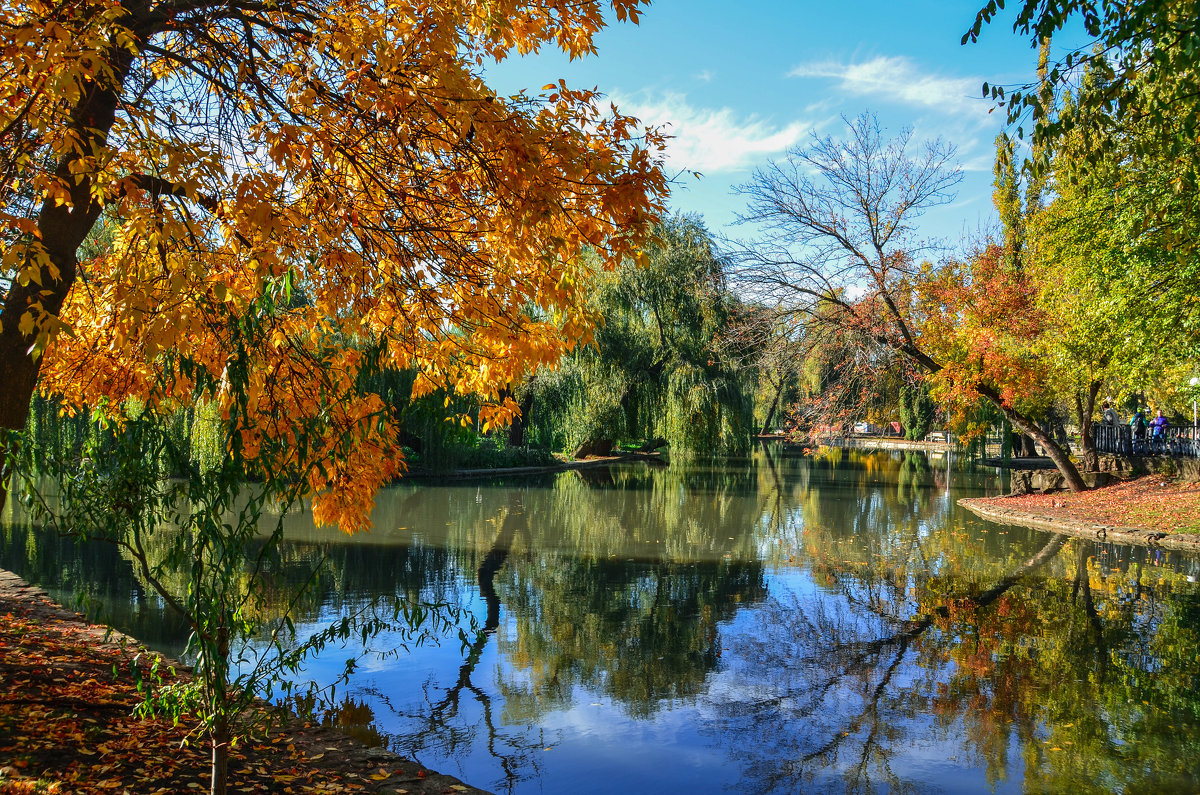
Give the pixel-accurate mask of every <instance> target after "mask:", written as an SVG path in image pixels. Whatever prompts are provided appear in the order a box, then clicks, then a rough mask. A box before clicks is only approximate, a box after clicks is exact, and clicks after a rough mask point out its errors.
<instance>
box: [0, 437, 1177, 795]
mask: <svg viewBox="0 0 1200 795" xmlns="http://www.w3.org/2000/svg"><path fill="white" fill-rule="evenodd" d="M1000 490H1001V484H1000V479H999V477H998V476H997V474H996V472H995V470H973V469H971V467H970V466H969V465H967V464H966V463H964V462H956V461H954V460H953V458H952V457H951V456H939V457H935V458H928V457H926V456H925V455H924V454H923V453H899V452H863V451H853V452H851V451H843V450H837V449H833V450H828V451H825V452H823V453H821V454H819V455H816V456H807V457H799V456H790V455H785V454H784V451H782V450H780V449H778V448H774V447H771V448H763V449H759V450H756V451H755V453H754V454H753V455H752V456H751V457H749V458H747V459H744V460H738V461H726V462H694V463H675V464H673V465H671V466H670V467H655V468H651V467H647V466H645V465H641V464H638V465H627V466H614V467H609V468H607V469H595V470H585V471H576V472H566V473H562V474H559V475H555V476H546V477H537V478H529V477H525V478H518V477H510V478H505V479H499V480H493V481H487V482H483V481H479V482H467V481H462V482H455V483H451V484H448V485H428V484H419V485H417V484H404V485H401V486H397V487H395V488H392V489H389V490H387V491H385V492H384V493H382V494H381V495H380V497H379V500H378V505H377V509H376V512H375V514H374V517H373V519H374V523H375V527H376V529H375V530H374V531H373V532H372V533H370V534H368V535H360V536H355V537H353V538H348V537H345V536H341V535H339V534H337V533H336V532H329V531H319V530H316V529H314V528H313V527H312V525H311V522H309V521H308V517H307V516H306V515H303V514H297V515H294V516H289V517H287V522H288V536H289V539H290V542H289V546H288V548H287V550H286V554H285V556H284V559H285V561H286V562H289V565H291V566H293V567H294V568H295V572H294V573H293V575H292V576H295V577H299V576H301V574H300V572H301V571H302V570H303V566H304V564H306V562H309V561H321V567H322V576H321V579H320V584H319V590H318V592H317V593H316V594H315V595H314V596H313V598H312V600H311V604H309V605H307V607H306V611H307V612H306V621H305V622H304V623H303V624H302V625H301V627H300V630H301V632H308V631H314V630H315V629H317V628H319V627H321V626H324V625H325V624H327V623H328V622H330V621H332V620H333V619H336V618H338V617H339V616H341V615H343V614H344V613H345V612H347V611H352V610H356V609H359V608H362V607H363V606H364V605H367V604H369V603H371V602H372V601H373V600H375V599H377V598H379V597H380V596H389V597H390V596H395V595H402V596H405V597H406V598H409V599H424V600H427V601H433V602H444V603H447V604H454V605H458V606H461V607H463V608H465V609H466V611H467V612H468V613H469V614H470V615H472V616H474V627H473V628H472V627H469V626H465V625H464V626H465V628H466V629H467V630H468V631H467V633H466V639H465V642H460V640H459V638H458V635H457V633H456V632H451V633H447V634H446V636H445V637H444V638H443V639H442V640H441V642H440V643H438V644H426V645H422V646H419V647H413V648H411V649H410V650H409V651H408V652H402V653H400V654H387V653H382V652H385V651H386V650H388V649H390V648H391V647H393V646H394V645H395V643H394V642H393V641H395V640H396V639H395V638H389V637H387V636H383V637H378V638H376V639H374V640H372V641H371V647H372V648H373V649H377V650H379V651H380V652H381V653H380V654H378V655H376V656H373V657H370V658H368V660H367V661H366V662H365V663H364V664H363V665H362V666H360V667H359V669H358V671H357V672H356V673H355V675H354V677H353V678H352V679H351V680H350V681H349V683H348V684H347V685H346V686H344V687H343V688H342V689H340V690H339V691H338V694H337V698H336V700H337V701H338V703H340V705H341V709H340V710H339V712H338V713H337V715H336V720H337V723H338V725H339V726H340V727H342V728H343V729H345V730H347V731H350V732H351V733H354V734H356V736H359V737H360V738H362V739H365V740H367V741H369V742H374V743H378V744H382V745H386V746H387V747H389V748H391V749H392V750H395V751H397V752H398V753H400V754H403V755H405V756H408V757H411V758H414V759H416V760H418V761H419V762H420V763H421V764H423V765H426V766H428V767H430V768H433V769H435V770H439V771H442V772H446V773H449V774H452V775H455V776H458V777H460V778H462V779H463V780H465V781H468V782H470V783H472V784H474V785H476V786H479V787H483V788H486V789H491V790H494V791H497V792H514V793H525V792H547V793H552V792H553V793H557V792H572V793H587V792H596V793H603V792H683V791H686V792H697V793H700V792H714V793H715V792H738V793H743V792H763V793H771V792H778V793H786V792H795V791H823V790H830V791H844V790H853V791H893V790H900V789H911V790H915V791H920V792H974V791H984V790H991V791H994V792H1025V791H1056V792H1057V791H1063V790H1065V789H1071V790H1073V791H1076V792H1121V791H1130V792H1151V791H1152V792H1176V791H1177V792H1195V791H1197V790H1200V765H1198V763H1197V762H1196V760H1197V759H1200V689H1198V688H1200V586H1198V585H1197V584H1196V580H1197V576H1198V575H1200V562H1198V561H1197V559H1195V558H1191V557H1186V556H1181V555H1168V554H1167V553H1163V552H1159V551H1153V550H1146V549H1138V548H1129V547H1121V546H1117V545H1112V544H1102V543H1098V542H1094V541H1083V540H1068V539H1066V538H1065V537H1062V536H1054V535H1052V534H1049V533H1044V532H1039V531H1035V530H1026V529H1021V528H1015V527H1007V526H1002V525H997V524H994V523H991V522H987V521H984V520H982V519H979V518H977V517H975V516H973V515H972V514H970V513H968V512H966V511H964V510H963V509H961V508H959V507H958V505H957V504H956V501H957V499H958V498H960V497H963V496H975V495H981V494H996V493H999V492H1000ZM1031 561H1032V563H1031ZM0 566H3V567H5V568H8V569H11V570H14V571H16V572H18V573H19V574H21V575H22V576H24V577H26V578H27V579H30V580H32V581H35V582H38V583H39V584H42V585H45V586H47V587H51V588H53V589H57V593H58V595H59V598H64V599H68V600H69V599H70V598H71V597H70V596H64V594H66V593H68V592H72V591H75V590H77V589H80V588H82V587H83V586H84V585H86V586H87V592H88V596H89V599H90V600H92V601H91V602H90V605H91V609H92V612H93V615H99V616H102V617H105V618H107V619H108V620H110V621H112V622H113V623H114V624H115V625H116V626H118V627H119V628H121V629H123V630H124V631H127V632H129V633H130V634H133V635H135V636H137V637H138V638H140V639H142V640H143V641H145V642H147V643H149V644H151V645H154V646H157V647H158V648H160V649H163V650H165V651H167V652H169V653H172V654H178V653H179V652H180V651H181V649H182V646H183V641H184V637H183V634H182V631H181V629H180V626H179V625H178V624H176V623H173V622H171V621H170V620H169V619H168V618H166V617H164V616H163V614H162V612H161V605H160V604H158V602H157V600H156V599H154V598H151V597H150V596H148V595H147V593H146V592H145V590H144V589H143V587H142V585H141V584H140V583H139V582H138V580H137V578H136V577H135V576H134V574H133V572H132V569H131V568H130V566H129V564H128V562H127V561H126V560H124V559H123V558H122V557H121V556H120V555H119V554H118V553H117V552H116V550H115V549H113V548H111V547H107V546H103V545H101V546H90V547H84V548H77V547H76V546H75V545H74V544H73V543H72V542H69V541H64V540H62V539H59V538H57V537H55V536H51V535H48V534H45V533H42V532H39V531H34V530H31V529H29V528H27V527H24V526H21V525H20V523H12V524H9V525H7V526H6V527H5V528H4V529H3V531H2V533H0ZM289 571H290V569H289ZM281 576H289V575H288V572H287V571H285V572H283V573H282V574H281ZM346 656H347V655H346V652H344V651H342V650H332V649H329V650H326V653H325V654H323V656H322V657H321V658H319V659H318V660H316V661H315V662H314V663H313V665H312V666H311V667H310V670H309V673H310V674H312V675H313V676H314V677H315V678H316V679H318V680H319V681H329V680H332V678H334V677H335V676H336V675H337V673H338V672H340V670H341V667H342V664H343V662H344V659H345V657H346Z"/></svg>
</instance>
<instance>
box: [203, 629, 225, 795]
mask: <svg viewBox="0 0 1200 795" xmlns="http://www.w3.org/2000/svg"><path fill="white" fill-rule="evenodd" d="M207 664H208V665H210V666H212V669H211V670H210V671H208V673H207V675H208V676H209V677H210V679H209V681H211V682H212V690H211V692H212V698H213V703H212V704H209V705H208V708H209V709H211V710H212V714H213V715H214V720H213V725H212V729H211V731H210V734H209V738H210V740H211V741H212V778H211V780H210V783H209V795H225V792H226V787H227V786H228V783H229V740H230V737H229V714H228V712H227V711H226V710H227V708H228V705H227V703H226V702H227V701H228V699H229V627H227V626H221V627H219V628H218V629H217V648H216V655H215V659H212V660H208V661H207Z"/></svg>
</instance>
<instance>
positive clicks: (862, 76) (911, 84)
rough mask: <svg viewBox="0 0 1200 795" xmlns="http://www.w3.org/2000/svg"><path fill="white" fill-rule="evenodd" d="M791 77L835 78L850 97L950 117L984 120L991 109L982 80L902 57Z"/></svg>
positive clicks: (823, 65) (818, 68) (807, 69)
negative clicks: (935, 70)
mask: <svg viewBox="0 0 1200 795" xmlns="http://www.w3.org/2000/svg"><path fill="white" fill-rule="evenodd" d="M788 77H818V78H832V79H834V80H838V81H839V84H838V88H839V89H840V90H841V91H844V92H846V93H849V94H853V95H856V96H875V97H881V98H883V99H890V100H892V101H893V102H898V103H901V104H905V105H916V106H919V107H924V108H934V109H937V110H940V111H942V112H944V113H947V114H961V113H969V114H972V115H975V114H977V115H978V116H979V117H981V121H982V117H986V116H987V111H988V108H989V107H990V105H989V104H988V103H987V102H986V101H984V100H983V99H980V87H981V86H982V85H983V80H982V79H980V78H974V77H943V76H941V75H937V74H929V73H926V72H922V71H921V70H920V69H919V68H918V67H917V65H916V64H914V63H913V62H912V61H911V60H910V59H908V58H905V57H902V56H892V57H886V56H879V57H877V58H872V59H871V60H869V61H863V62H861V63H849V64H846V63H838V62H834V61H822V62H816V63H808V64H801V65H799V66H797V67H795V68H794V69H792V70H791V71H790V72H788Z"/></svg>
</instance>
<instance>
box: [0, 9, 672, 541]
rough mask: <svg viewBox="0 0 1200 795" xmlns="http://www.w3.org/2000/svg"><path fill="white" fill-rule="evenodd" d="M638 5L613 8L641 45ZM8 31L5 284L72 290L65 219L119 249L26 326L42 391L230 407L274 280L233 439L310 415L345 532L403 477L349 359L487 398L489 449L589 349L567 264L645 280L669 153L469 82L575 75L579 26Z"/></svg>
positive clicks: (82, 400)
mask: <svg viewBox="0 0 1200 795" xmlns="http://www.w3.org/2000/svg"><path fill="white" fill-rule="evenodd" d="M642 4H643V3H642V0H610V2H609V3H607V5H608V6H609V7H610V8H611V11H612V13H613V14H615V16H616V17H617V18H618V19H628V20H632V21H636V20H637V17H638V14H639V11H640V6H641V5H642ZM0 8H2V9H3V14H0V17H2V18H4V19H5V20H6V21H5V23H4V24H2V25H0V49H3V50H4V52H5V64H4V69H3V70H0V131H2V132H0V134H2V135H3V140H2V143H3V144H4V145H5V148H6V151H5V152H4V153H3V154H2V155H0V177H3V186H0V246H2V247H3V248H2V250H0V265H2V266H3V268H4V270H5V271H6V272H8V273H12V274H15V279H16V281H17V283H18V284H19V285H22V287H23V288H28V289H30V290H32V291H33V292H35V293H36V290H35V289H34V288H36V286H37V285H41V284H43V283H46V284H48V285H52V286H53V290H57V289H60V288H62V287H63V286H64V284H65V285H66V286H71V285H70V284H67V283H66V282H69V276H68V277H63V272H62V271H64V269H63V267H62V266H60V264H59V263H60V262H61V261H62V259H63V257H64V256H66V255H64V254H63V252H62V251H60V250H57V249H55V246H56V245H57V242H58V241H57V240H54V239H51V238H52V237H53V236H54V234H56V233H54V232H53V231H52V230H53V229H56V228H58V227H55V226H54V225H55V224H58V225H60V226H62V225H64V224H66V225H67V226H69V223H68V222H67V220H66V217H65V216H63V215H62V214H61V212H59V211H61V210H62V209H66V210H67V211H68V212H69V213H70V214H71V215H72V220H75V221H77V220H78V219H79V218H81V217H84V216H87V214H89V213H90V214H91V216H90V217H93V218H95V217H102V218H105V219H107V220H106V223H108V225H109V230H110V231H111V240H106V241H105V244H104V246H103V250H102V251H101V253H100V254H99V255H97V256H95V257H94V258H92V259H90V260H88V261H86V262H84V263H82V265H81V266H80V271H81V272H80V274H79V278H78V280H77V281H74V283H73V287H72V289H71V291H70V293H69V295H68V296H67V298H66V302H65V304H64V306H63V308H62V310H61V312H59V313H54V312H52V311H50V310H46V309H45V308H44V307H43V305H42V299H41V298H33V299H29V303H28V306H27V307H25V308H23V309H22V311H23V314H22V315H21V321H20V326H21V332H22V334H25V335H27V337H28V339H30V340H34V341H35V342H34V343H33V348H34V350H35V352H36V351H40V350H42V349H43V348H45V349H46V355H45V357H44V364H43V365H42V372H41V383H40V388H41V389H42V391H44V392H46V393H52V394H55V395H58V396H60V397H61V398H62V399H63V400H64V401H66V402H67V403H68V404H69V405H85V404H86V405H97V404H100V403H104V402H108V403H119V402H120V401H124V400H126V399H127V398H131V397H135V398H139V399H142V400H147V399H159V398H162V399H172V400H184V399H186V398H187V395H188V394H190V392H191V387H192V384H191V383H190V382H189V381H188V380H187V379H181V380H179V381H178V382H177V383H176V384H175V385H174V391H173V393H172V394H164V395H159V396H157V398H156V396H155V395H154V394H153V390H152V389H151V386H152V384H153V382H154V381H155V380H156V378H155V373H156V368H158V367H160V365H161V362H162V355H163V354H164V353H165V352H175V353H176V354H178V355H179V356H182V357H187V358H190V359H192V360H194V361H195V362H197V363H199V365H200V366H202V367H203V368H204V369H205V370H206V371H207V372H208V374H209V376H210V377H211V378H212V380H213V381H214V382H216V383H221V382H222V381H223V380H225V376H226V373H225V368H226V367H227V365H228V361H229V355H230V351H231V350H232V348H231V346H233V345H234V344H235V343H237V342H238V339H239V338H238V335H237V334H235V333H234V332H233V329H234V328H235V327H236V324H237V323H239V322H241V321H242V320H243V319H244V318H245V317H246V316H247V313H248V312H249V311H250V309H251V307H253V306H254V305H255V302H257V301H259V300H260V299H261V298H262V296H263V295H264V292H265V291H266V290H267V286H268V285H271V284H277V283H279V282H280V281H282V280H290V281H291V283H293V284H294V285H295V286H296V290H297V295H296V300H294V301H292V302H291V305H290V306H289V307H288V308H287V310H286V312H284V313H282V314H281V315H279V316H277V317H276V318H275V321H274V326H273V327H272V328H271V329H270V330H269V334H268V335H267V336H266V338H265V339H264V340H262V341H261V342H259V343H256V345H257V347H256V350H255V351H254V354H253V358H254V362H255V366H254V372H253V374H252V378H251V383H250V385H249V387H248V388H249V390H250V392H251V401H250V410H251V411H252V412H253V420H254V421H253V423H252V424H253V430H252V431H249V430H248V431H247V433H246V435H245V439H244V441H246V442H247V443H248V444H249V448H250V450H251V451H252V450H253V447H254V444H255V443H256V440H257V438H256V436H255V434H262V435H264V436H266V437H269V438H273V439H284V440H286V439H287V438H288V434H289V433H290V432H291V431H290V430H289V429H290V428H291V427H292V426H293V425H294V424H295V423H296V421H297V419H298V418H306V417H312V416H313V415H314V414H315V413H321V416H322V418H323V421H326V422H327V423H328V425H329V428H330V434H329V436H330V442H329V444H328V445H326V446H325V447H324V448H321V449H318V450H316V451H315V453H314V456H315V458H314V460H316V461H321V462H323V463H322V466H321V472H322V474H320V475H317V474H314V475H313V476H312V481H311V487H312V489H313V490H314V492H323V496H322V497H321V499H320V500H319V502H318V504H317V506H316V507H315V509H314V510H315V513H316V515H317V518H318V519H319V520H320V521H324V522H336V523H337V524H339V525H341V526H342V527H343V528H345V529H347V530H352V529H357V528H359V527H361V526H363V524H364V522H365V517H366V514H367V512H369V509H370V504H371V496H372V495H373V494H374V492H375V490H376V488H377V487H378V486H379V485H380V484H381V483H383V482H386V480H388V479H389V478H391V477H393V476H395V475H396V474H397V473H398V472H400V471H401V469H402V467H403V462H402V459H401V456H400V453H399V447H398V444H397V443H396V442H395V429H394V428H391V427H390V426H389V425H388V421H387V412H385V411H383V408H384V407H383V406H382V403H381V401H380V399H379V397H378V396H376V395H370V394H359V391H358V384H357V382H358V380H359V379H358V375H359V373H360V371H361V369H362V362H361V360H360V358H361V352H362V351H363V350H366V349H371V350H378V351H380V352H381V357H382V361H381V364H382V365H383V366H386V367H390V368H395V369H398V370H410V371H413V372H415V373H417V374H418V377H417V380H416V385H415V386H414V390H413V391H414V396H417V397H420V396H422V395H427V394H429V393H431V392H433V391H434V390H436V389H444V390H446V391H448V392H451V393H458V394H476V395H479V396H481V398H482V399H483V401H484V402H485V403H486V404H487V405H486V406H485V408H484V410H483V411H482V412H481V414H480V416H481V419H482V420H483V421H484V422H486V423H487V424H488V425H493V424H503V423H505V422H507V421H508V420H509V419H511V417H512V416H513V415H514V414H515V412H516V406H515V405H513V404H512V401H511V400H507V399H505V398H503V396H504V395H506V394H507V392H506V389H507V388H508V387H509V386H510V385H511V384H514V383H516V382H517V381H519V380H520V379H521V378H522V377H523V376H524V375H525V374H527V373H529V372H532V371H535V370H537V369H538V368H539V367H542V366H545V365H547V364H549V363H552V362H555V361H557V360H558V359H559V358H560V357H561V355H562V354H563V353H564V352H565V351H566V350H568V349H569V348H570V347H571V346H573V345H574V344H576V343H577V342H578V341H580V340H587V339H589V337H590V330H589V329H590V326H591V324H592V323H593V321H594V318H593V317H592V316H591V315H590V314H589V311H588V310H587V308H586V301H585V299H586V296H584V295H582V294H581V290H580V284H581V283H582V277H583V276H584V274H583V272H582V268H583V267H584V266H583V265H582V264H581V262H582V258H581V256H580V255H581V254H582V252H583V251H584V250H585V249H587V250H591V251H594V252H595V253H596V254H597V255H598V259H599V262H600V263H601V266H602V267H612V266H614V265H615V264H616V263H617V262H619V261H620V260H621V259H623V258H633V257H637V256H638V255H639V252H640V249H641V246H642V245H643V243H644V242H645V240H646V236H647V235H648V234H649V229H650V225H651V224H652V223H653V222H654V221H655V220H656V218H657V216H658V214H659V212H660V211H661V209H662V202H663V198H664V196H665V193H666V181H665V178H664V175H663V173H662V170H661V159H662V147H663V144H664V139H663V136H662V135H661V134H660V133H659V132H657V131H655V130H650V129H644V128H642V127H641V126H640V125H639V124H638V122H637V120H636V119H633V118H630V117H628V116H625V115H622V114H621V113H620V112H618V110H617V109H616V108H615V106H609V107H607V108H606V107H604V106H603V105H602V103H601V102H600V97H599V96H598V95H597V94H596V93H595V92H591V91H579V90H574V89H571V88H569V87H568V86H566V85H565V83H563V82H561V81H560V82H559V83H556V84H551V85H548V86H546V87H545V89H544V91H545V93H544V94H543V95H542V96H540V97H530V96H527V95H524V94H522V95H518V96H513V97H502V96H498V95H496V94H495V92H493V91H492V90H491V89H489V88H488V87H487V85H486V84H485V83H484V82H483V79H482V69H483V65H484V64H485V62H486V61H487V60H489V59H502V58H504V57H506V56H508V55H509V54H510V53H512V52H518V53H529V52H533V51H536V50H538V49H540V48H541V47H543V46H553V47H557V48H559V49H561V50H562V51H564V52H566V53H567V54H568V55H570V56H571V57H576V56H579V55H583V54H586V53H590V52H592V51H593V50H594V44H593V36H594V34H595V33H596V32H597V31H598V30H600V29H601V27H603V25H604V19H603V15H602V11H603V8H602V4H601V3H599V2H595V1H594V0H588V1H587V2H578V3H577V2H572V3H563V2H552V3H530V2H526V1H525V0H500V2H489V3H476V2H466V1H464V2H452V3H427V2H423V1H420V0H401V1H400V2H389V3H386V4H382V5H380V4H372V3H359V2H348V0H294V1H292V0H289V2H284V3H280V4H269V5H268V6H262V7H261V8H260V7H259V6H258V5H255V6H254V7H253V9H251V10H247V9H244V8H242V7H241V6H230V5H229V4H227V3H224V2H221V3H218V2H215V1H214V2H207V0H197V2H194V3H186V4H166V3H164V4H146V5H140V4H139V5H137V6H125V5H122V4H119V3H116V2H113V0H72V1H71V2H68V3H50V2H46V0H33V2H24V0H23V1H22V2H20V3H15V2H12V0H0ZM106 92H108V93H111V94H112V96H113V98H114V99H113V102H112V105H113V108H114V111H113V114H112V118H111V119H110V118H106V117H105V116H104V115H103V112H102V111H103V109H104V103H103V100H104V98H105V96H106V95H107V94H106ZM98 108H99V109H98ZM86 114H92V115H91V116H89V118H88V119H87V120H86V123H84V122H82V121H80V118H79V117H80V116H81V115H86ZM56 213H58V214H56ZM101 213H102V214H101ZM72 248H73V247H72ZM68 264H69V263H68ZM60 277H63V279H60ZM53 290H51V291H49V292H47V293H46V295H47V296H49V295H50V293H51V292H53ZM301 299H302V300H301ZM9 300H16V299H13V298H11V297H10V299H9ZM63 329H65V330H66V331H67V332H68V333H66V334H61V333H59V332H60V331H61V330H63ZM47 345H49V346H50V347H48V348H47V347H46V346H47ZM212 397H213V399H215V400H218V401H222V402H223V401H226V400H227V398H228V396H227V395H226V396H222V395H221V394H219V390H218V394H214V395H213V396H212ZM326 415H328V416H326ZM347 434H349V435H351V436H353V437H354V438H355V439H356V441H355V442H354V443H353V444H352V445H350V446H349V447H347V446H346V445H345V444H343V443H341V442H338V441H336V440H338V439H344V438H346V436H347Z"/></svg>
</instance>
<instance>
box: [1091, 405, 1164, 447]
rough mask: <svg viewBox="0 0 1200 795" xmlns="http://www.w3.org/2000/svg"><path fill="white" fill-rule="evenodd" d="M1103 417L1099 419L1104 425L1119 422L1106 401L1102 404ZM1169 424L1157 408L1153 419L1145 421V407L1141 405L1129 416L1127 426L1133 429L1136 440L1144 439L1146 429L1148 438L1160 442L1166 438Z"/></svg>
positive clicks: (1114, 424)
mask: <svg viewBox="0 0 1200 795" xmlns="http://www.w3.org/2000/svg"><path fill="white" fill-rule="evenodd" d="M1103 408H1104V419H1103V420H1102V421H1101V422H1102V423H1103V424H1104V425H1112V426H1118V425H1120V424H1121V417H1120V416H1119V415H1118V414H1117V412H1116V410H1115V409H1114V408H1113V407H1112V406H1111V405H1109V404H1108V403H1105V404H1104V407H1103ZM1170 426H1171V423H1170V421H1169V420H1167V418H1166V417H1164V416H1163V413H1162V409H1159V410H1158V412H1157V413H1156V414H1155V416H1154V419H1152V420H1150V421H1149V422H1147V421H1146V409H1144V408H1142V407H1141V406H1139V407H1138V410H1137V411H1136V412H1135V413H1134V415H1133V416H1132V417H1130V418H1129V427H1130V429H1131V430H1132V431H1133V438H1134V439H1136V440H1138V441H1145V440H1146V431H1147V430H1149V431H1150V439H1151V441H1154V442H1160V441H1163V440H1165V439H1166V438H1167V428H1169V427H1170Z"/></svg>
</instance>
